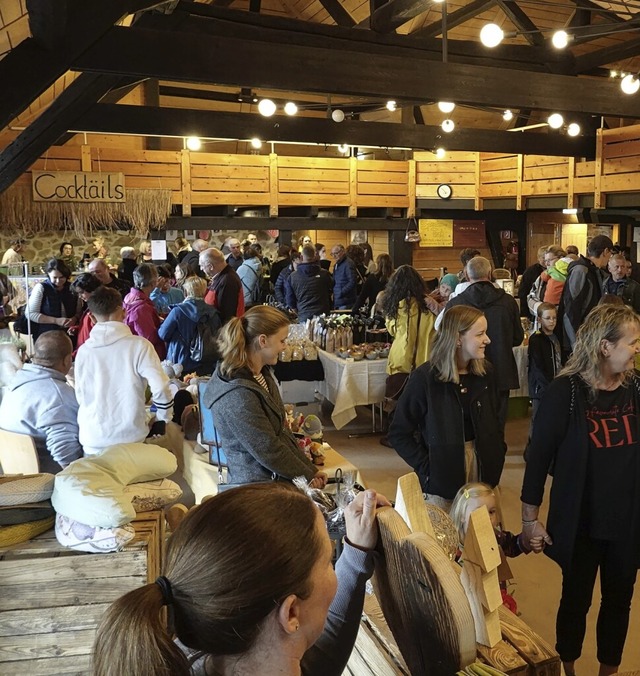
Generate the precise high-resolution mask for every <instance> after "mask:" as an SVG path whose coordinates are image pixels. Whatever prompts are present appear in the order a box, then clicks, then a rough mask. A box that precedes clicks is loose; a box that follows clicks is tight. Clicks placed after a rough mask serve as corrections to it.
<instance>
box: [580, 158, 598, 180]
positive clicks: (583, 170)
mask: <svg viewBox="0 0 640 676" xmlns="http://www.w3.org/2000/svg"><path fill="white" fill-rule="evenodd" d="M595 171H596V163H595V162H593V161H589V162H576V176H580V177H583V176H593V175H594V174H595Z"/></svg>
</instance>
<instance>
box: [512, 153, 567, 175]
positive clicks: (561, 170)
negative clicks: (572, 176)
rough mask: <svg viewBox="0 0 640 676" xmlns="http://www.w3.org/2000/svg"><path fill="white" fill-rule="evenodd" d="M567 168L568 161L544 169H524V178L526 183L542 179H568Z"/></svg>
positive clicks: (543, 167) (546, 166)
mask: <svg viewBox="0 0 640 676" xmlns="http://www.w3.org/2000/svg"><path fill="white" fill-rule="evenodd" d="M519 157H521V156H519ZM570 159H574V158H570ZM574 161H575V160H574ZM567 167H568V163H567V162H566V161H565V162H562V164H551V165H545V166H542V167H524V171H523V172H522V177H523V180H525V181H538V180H540V179H542V178H566V177H567V176H568V171H567Z"/></svg>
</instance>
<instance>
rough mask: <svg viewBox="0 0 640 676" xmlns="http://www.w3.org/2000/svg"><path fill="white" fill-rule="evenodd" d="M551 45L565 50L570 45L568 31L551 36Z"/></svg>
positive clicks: (557, 32)
mask: <svg viewBox="0 0 640 676" xmlns="http://www.w3.org/2000/svg"><path fill="white" fill-rule="evenodd" d="M551 44H552V45H553V46H554V47H555V48H556V49H564V48H565V47H566V46H567V45H568V44H569V34H568V33H567V31H556V32H555V33H554V34H553V35H552V36H551Z"/></svg>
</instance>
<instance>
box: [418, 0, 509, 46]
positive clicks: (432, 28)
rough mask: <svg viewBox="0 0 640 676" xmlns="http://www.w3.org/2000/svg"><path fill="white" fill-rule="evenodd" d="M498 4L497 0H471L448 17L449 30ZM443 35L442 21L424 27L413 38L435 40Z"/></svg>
mask: <svg viewBox="0 0 640 676" xmlns="http://www.w3.org/2000/svg"><path fill="white" fill-rule="evenodd" d="M495 4H496V0H471V2H470V3H469V4H468V5H465V6H464V7H460V9H457V10H456V11H455V12H451V14H448V15H447V30H451V29H452V28H456V27H457V26H460V25H462V24H463V23H465V22H466V21H469V19H473V17H475V16H477V15H478V14H482V12H486V11H487V10H488V9H491V7H493V6H494V5H495ZM441 34H442V21H434V22H433V23H430V24H429V25H428V26H423V27H422V28H420V29H419V30H417V31H414V32H413V33H411V37H412V38H435V37H437V36H438V35H441Z"/></svg>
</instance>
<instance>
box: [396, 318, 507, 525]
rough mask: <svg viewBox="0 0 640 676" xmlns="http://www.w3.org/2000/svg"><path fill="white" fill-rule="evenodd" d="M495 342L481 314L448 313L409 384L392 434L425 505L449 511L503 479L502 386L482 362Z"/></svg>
mask: <svg viewBox="0 0 640 676" xmlns="http://www.w3.org/2000/svg"><path fill="white" fill-rule="evenodd" d="M489 342H490V340H489V337H488V336H487V320H486V319H485V316H484V314H483V313H482V312H481V311H480V310H477V309H476V308H473V307H469V306H466V305H457V306H454V307H452V308H450V309H449V310H447V311H446V312H445V314H444V319H443V321H442V325H441V326H440V330H439V331H438V333H437V334H436V339H435V341H434V344H433V349H432V350H431V356H430V358H429V361H428V362H426V363H425V364H423V365H422V366H419V367H418V368H417V369H416V370H415V371H414V372H413V374H412V375H411V377H410V378H409V382H408V383H407V385H406V387H405V388H404V391H403V393H402V395H401V397H400V400H399V401H398V406H397V408H396V411H395V416H394V418H393V422H392V423H391V427H390V429H389V441H390V442H391V445H392V446H393V448H394V449H395V450H396V452H397V453H398V454H399V455H400V456H401V457H402V458H403V459H404V460H405V461H406V462H407V463H408V464H409V465H410V466H411V467H413V469H414V470H415V472H416V473H417V474H418V477H419V478H420V483H421V484H422V488H423V490H424V492H425V493H426V494H427V501H428V502H430V503H431V504H434V505H436V506H437V507H440V508H441V509H444V510H445V511H447V512H448V511H449V509H450V508H451V502H452V500H453V498H454V497H455V495H456V492H457V491H458V489H459V488H460V486H462V485H463V484H465V483H467V482H468V481H478V480H480V481H484V482H486V483H488V484H489V485H491V486H496V485H497V484H498V482H499V481H500V475H501V474H502V467H503V465H504V457H505V453H506V446H505V443H504V430H503V428H502V427H501V426H500V424H499V421H498V391H497V387H496V382H495V379H494V376H493V370H492V368H491V365H490V364H489V363H488V362H486V361H485V358H484V353H485V348H486V346H487V345H488V344H489Z"/></svg>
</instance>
